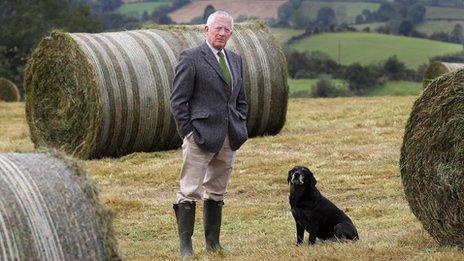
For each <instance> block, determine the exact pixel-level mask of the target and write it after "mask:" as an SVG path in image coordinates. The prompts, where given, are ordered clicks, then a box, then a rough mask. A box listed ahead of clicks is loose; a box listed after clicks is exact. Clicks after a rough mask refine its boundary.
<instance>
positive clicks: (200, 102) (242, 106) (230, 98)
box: [170, 42, 248, 153]
mask: <svg viewBox="0 0 464 261" xmlns="http://www.w3.org/2000/svg"><path fill="white" fill-rule="evenodd" d="M224 53H225V54H226V57H227V60H228V61H229V67H230V71H231V73H232V78H233V87H232V92H231V93H230V91H229V87H228V86H227V84H226V80H225V77H224V76H223V75H222V71H221V68H220V65H219V62H218V61H217V59H216V57H215V55H214V54H213V52H212V51H211V49H210V48H209V47H208V44H207V43H206V42H205V43H203V44H201V45H199V46H197V47H194V48H191V49H187V50H185V51H183V52H182V53H181V54H180V57H179V63H178V65H177V66H176V74H175V77H174V82H173V91H172V94H171V99H170V102H171V113H172V115H173V116H174V120H175V122H176V125H177V130H178V132H179V135H180V136H181V137H182V138H183V137H185V136H186V135H187V134H189V133H190V132H192V131H193V137H194V140H195V143H196V144H197V145H198V146H199V147H200V148H202V149H205V150H207V151H210V152H213V153H217V152H219V151H220V149H221V147H222V144H223V142H224V139H225V137H226V135H228V136H229V141H230V147H231V149H232V150H237V149H239V148H240V146H241V145H242V144H243V143H244V142H245V141H246V140H247V138H248V132H247V126H246V118H247V112H248V105H247V103H246V100H245V90H244V86H243V66H242V59H241V57H240V56H239V55H238V54H236V53H234V52H232V51H228V50H225V49H224Z"/></svg>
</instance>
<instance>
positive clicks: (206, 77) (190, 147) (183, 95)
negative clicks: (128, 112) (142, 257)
mask: <svg viewBox="0 0 464 261" xmlns="http://www.w3.org/2000/svg"><path fill="white" fill-rule="evenodd" d="M232 29H233V18H232V17H231V16H230V15H229V14H228V13H226V12H224V11H217V12H215V13H213V14H211V15H210V16H209V17H208V20H207V23H206V25H205V27H204V34H205V36H206V41H205V42H204V43H203V44H201V45H199V46H197V47H195V48H192V49H188V50H185V51H183V52H182V53H181V55H180V58H179V63H178V65H177V67H176V75H175V77H174V88H173V92H172V95H171V112H172V114H173V115H174V119H175V121H176V124H177V130H178V132H179V135H180V136H181V137H182V138H183V144H182V155H183V165H182V170H181V175H180V182H179V183H180V188H179V191H178V192H177V200H176V204H174V210H175V214H176V219H177V225H178V230H179V238H180V252H181V255H182V256H183V257H187V256H191V255H193V249H192V240H191V237H192V234H193V225H194V220H195V206H196V205H195V204H196V201H199V200H203V206H204V208H203V225H204V229H205V238H206V250H208V251H215V250H220V249H222V247H221V245H220V243H219V234H220V229H221V217H222V206H223V200H224V196H225V194H226V191H227V185H228V183H229V181H230V178H231V173H232V166H233V163H234V158H235V151H236V150H237V149H239V148H240V146H241V145H242V144H243V143H244V142H245V141H246V140H247V138H248V133H247V127H246V116H247V111H248V109H247V108H248V107H247V103H246V101H245V91H244V87H243V80H242V79H243V70H242V59H241V58H240V56H239V55H238V54H236V53H234V52H231V51H229V50H226V49H224V48H225V46H226V44H227V41H228V40H229V39H230V37H231V35H232Z"/></svg>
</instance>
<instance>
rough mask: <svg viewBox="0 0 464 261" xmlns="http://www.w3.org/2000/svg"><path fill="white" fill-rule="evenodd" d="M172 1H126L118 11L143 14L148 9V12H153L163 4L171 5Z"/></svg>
mask: <svg viewBox="0 0 464 261" xmlns="http://www.w3.org/2000/svg"><path fill="white" fill-rule="evenodd" d="M170 4H171V1H169V0H158V1H154V2H140V3H124V4H123V5H122V6H120V7H119V8H118V9H116V11H115V12H116V13H119V14H125V15H136V16H141V15H142V14H143V12H144V11H147V13H148V14H151V13H152V12H153V11H154V10H155V9H156V8H158V7H161V6H166V5H170Z"/></svg>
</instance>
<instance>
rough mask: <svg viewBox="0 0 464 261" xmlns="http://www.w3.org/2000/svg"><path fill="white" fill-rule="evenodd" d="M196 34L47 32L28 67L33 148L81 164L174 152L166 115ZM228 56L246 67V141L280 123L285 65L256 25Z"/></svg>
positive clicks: (162, 30) (240, 28)
mask: <svg viewBox="0 0 464 261" xmlns="http://www.w3.org/2000/svg"><path fill="white" fill-rule="evenodd" d="M201 30H202V29H201V26H169V27H157V28H154V29H147V30H137V31H124V32H114V33H102V34H85V33H76V34H68V33H60V32H53V33H52V34H51V36H50V37H47V38H45V39H43V40H42V41H41V42H40V44H39V45H38V47H37V49H36V50H35V52H34V54H33V56H32V58H31V60H30V61H29V62H28V66H27V69H26V75H25V86H26V93H27V96H28V99H27V101H26V114H27V120H28V123H29V127H30V133H31V138H32V141H33V142H34V144H35V145H36V147H43V146H47V147H55V148H60V149H63V150H64V151H66V152H67V153H72V154H73V155H76V156H78V157H80V158H84V159H86V158H98V157H103V156H121V155H126V154H129V153H132V152H136V151H147V152H149V151H158V150H167V149H174V148H178V147H179V146H180V144H181V140H180V138H179V136H178V134H177V131H176V126H175V123H174V120H173V118H172V115H171V113H170V109H169V107H170V106H169V97H170V94H171V91H172V80H173V78H174V70H175V66H176V65H177V60H178V56H179V55H180V53H181V52H182V50H184V49H186V48H188V47H193V46H195V45H198V44H200V43H202V42H203V41H205V40H204V36H203V33H202V31H201ZM229 48H230V49H232V50H234V51H236V52H238V53H239V54H240V55H241V56H242V57H243V61H244V78H245V79H244V83H245V88H246V94H247V101H248V103H249V117H248V122H247V124H248V130H249V136H250V137H254V136H258V135H273V134H277V133H278V132H279V131H280V130H281V128H282V127H283V125H284V123H285V117H286V111H287V101H288V85H287V71H286V70H287V69H286V68H287V66H286V61H285V57H284V55H283V53H282V51H281V49H280V47H279V45H278V44H277V43H276V42H275V40H274V39H273V36H272V34H271V33H270V32H269V30H268V29H267V28H266V27H265V26H264V25H263V24H262V23H246V24H237V25H236V27H235V28H234V33H233V36H232V39H231V40H230V45H229Z"/></svg>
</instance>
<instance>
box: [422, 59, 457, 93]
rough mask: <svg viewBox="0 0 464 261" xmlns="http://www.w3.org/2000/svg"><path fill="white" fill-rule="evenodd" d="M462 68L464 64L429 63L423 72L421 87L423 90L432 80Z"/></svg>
mask: <svg viewBox="0 0 464 261" xmlns="http://www.w3.org/2000/svg"><path fill="white" fill-rule="evenodd" d="M460 68H464V63H445V62H433V63H431V64H430V65H429V66H428V67H427V69H426V70H425V72H424V79H423V81H422V86H423V87H424V89H425V88H426V87H427V85H429V83H431V82H432V81H433V79H435V78H437V77H438V76H441V75H443V74H447V73H450V72H454V71H457V70H459V69H460Z"/></svg>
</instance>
